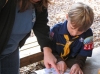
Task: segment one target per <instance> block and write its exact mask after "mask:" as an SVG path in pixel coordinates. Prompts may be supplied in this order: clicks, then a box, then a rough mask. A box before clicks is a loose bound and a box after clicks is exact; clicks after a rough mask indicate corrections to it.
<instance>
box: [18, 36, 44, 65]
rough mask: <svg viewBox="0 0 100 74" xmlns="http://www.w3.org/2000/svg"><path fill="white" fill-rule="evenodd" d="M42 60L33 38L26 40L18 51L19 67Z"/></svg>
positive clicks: (41, 54) (37, 45)
mask: <svg viewBox="0 0 100 74" xmlns="http://www.w3.org/2000/svg"><path fill="white" fill-rule="evenodd" d="M41 60H43V53H42V52H41V51H40V46H39V44H38V42H37V39H36V38H35V37H30V38H28V39H27V41H26V43H25V45H24V46H23V47H22V48H21V49H20V67H23V66H27V65H29V64H32V63H35V62H38V61H41Z"/></svg>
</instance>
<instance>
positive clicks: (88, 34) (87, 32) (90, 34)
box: [83, 28, 93, 37]
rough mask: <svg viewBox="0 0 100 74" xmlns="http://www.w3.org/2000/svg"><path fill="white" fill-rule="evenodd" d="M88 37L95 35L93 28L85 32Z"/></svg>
mask: <svg viewBox="0 0 100 74" xmlns="http://www.w3.org/2000/svg"><path fill="white" fill-rule="evenodd" d="M83 34H84V35H85V36H86V37H87V36H93V32H92V29H91V28H89V29H88V30H87V31H86V32H84V33H83Z"/></svg>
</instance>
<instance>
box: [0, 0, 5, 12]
mask: <svg viewBox="0 0 100 74" xmlns="http://www.w3.org/2000/svg"><path fill="white" fill-rule="evenodd" d="M5 3H6V0H0V12H1V9H2V8H3V6H4V5H5Z"/></svg>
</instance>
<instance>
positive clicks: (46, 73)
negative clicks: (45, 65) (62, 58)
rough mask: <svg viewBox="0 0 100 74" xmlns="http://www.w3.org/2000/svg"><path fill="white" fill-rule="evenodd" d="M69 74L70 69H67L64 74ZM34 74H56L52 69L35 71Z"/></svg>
mask: <svg viewBox="0 0 100 74" xmlns="http://www.w3.org/2000/svg"><path fill="white" fill-rule="evenodd" d="M69 72H70V69H67V70H66V72H65V73H64V74H69ZM36 73H37V74H57V72H56V71H55V70H54V69H53V68H51V69H42V70H38V71H36Z"/></svg>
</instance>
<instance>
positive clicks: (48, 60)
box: [43, 47, 60, 74]
mask: <svg viewBox="0 0 100 74" xmlns="http://www.w3.org/2000/svg"><path fill="white" fill-rule="evenodd" d="M43 51H44V65H45V66H46V68H54V69H55V70H56V71H57V73H58V74H60V73H59V70H58V69H57V65H56V62H57V59H56V58H55V57H54V55H53V54H52V51H51V49H50V48H49V47H44V48H43Z"/></svg>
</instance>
